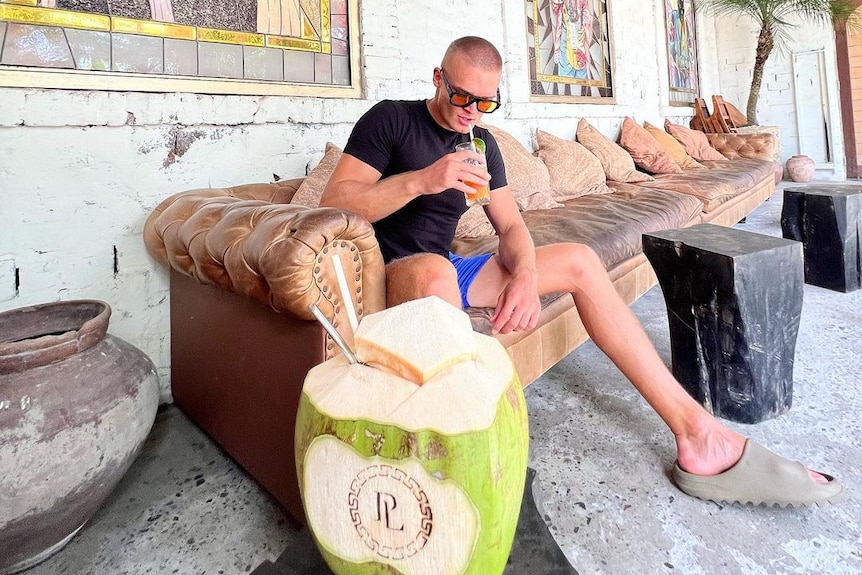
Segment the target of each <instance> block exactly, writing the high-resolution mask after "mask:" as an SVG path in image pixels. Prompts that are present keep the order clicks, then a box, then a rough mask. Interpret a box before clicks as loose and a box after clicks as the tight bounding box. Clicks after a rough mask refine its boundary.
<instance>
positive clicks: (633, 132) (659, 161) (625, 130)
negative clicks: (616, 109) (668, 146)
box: [620, 117, 682, 174]
mask: <svg viewBox="0 0 862 575" xmlns="http://www.w3.org/2000/svg"><path fill="white" fill-rule="evenodd" d="M620 145H621V146H622V147H623V148H625V149H626V151H628V153H629V154H631V157H632V159H633V160H634V161H635V165H636V166H638V167H640V168H643V169H644V170H646V171H648V172H652V173H653V174H678V173H680V172H682V168H680V167H679V165H678V164H677V163H676V162H674V161H673V158H671V157H670V154H668V153H667V152H665V151H664V148H662V147H661V144H659V143H658V141H657V140H656V139H655V138H653V137H652V136H650V133H649V132H647V131H646V129H645V128H644V127H643V126H640V125H639V124H638V123H637V122H635V121H634V120H632V119H631V118H628V117H627V118H626V119H625V120H623V126H622V130H621V131H620Z"/></svg>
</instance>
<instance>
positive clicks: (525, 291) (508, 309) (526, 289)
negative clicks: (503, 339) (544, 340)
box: [491, 272, 542, 334]
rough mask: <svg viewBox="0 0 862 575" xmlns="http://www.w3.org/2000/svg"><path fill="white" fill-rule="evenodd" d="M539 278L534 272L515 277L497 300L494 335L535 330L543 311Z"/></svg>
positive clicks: (493, 323) (492, 317) (492, 321)
mask: <svg viewBox="0 0 862 575" xmlns="http://www.w3.org/2000/svg"><path fill="white" fill-rule="evenodd" d="M537 282H538V278H537V277H536V274H535V273H534V272H524V273H521V274H519V275H516V276H513V277H512V279H511V280H510V281H509V283H508V284H506V287H504V288H503V291H502V292H501V293H500V297H499V298H497V307H496V309H495V310H494V315H493V316H491V326H492V328H493V333H495V334H497V333H509V332H512V331H523V330H528V329H533V328H534V327H536V324H537V323H538V322H539V314H540V313H541V311H542V306H541V303H540V302H539V289H538V283H537Z"/></svg>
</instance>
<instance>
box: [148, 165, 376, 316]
mask: <svg viewBox="0 0 862 575" xmlns="http://www.w3.org/2000/svg"><path fill="white" fill-rule="evenodd" d="M294 184H295V181H285V182H279V183H277V184H250V185H246V186H237V187H233V188H223V189H198V190H189V191H187V192H182V193H179V194H176V195H174V196H171V197H170V198H168V199H166V200H165V201H163V202H162V203H161V204H160V205H159V206H158V207H157V208H156V209H155V210H153V212H152V214H150V216H149V218H147V221H146V224H145V225H144V242H145V243H146V246H147V250H148V251H149V252H150V254H151V255H152V256H153V257H154V258H155V259H157V260H158V261H160V262H161V263H163V264H165V265H167V266H168V267H170V268H173V269H175V270H177V271H179V272H181V273H184V274H186V275H189V276H191V277H193V278H195V279H197V280H198V281H199V282H201V283H204V284H214V285H217V286H220V287H222V288H224V289H227V290H231V291H234V292H237V293H240V294H243V295H245V296H248V297H251V298H254V299H257V300H259V301H261V302H263V303H265V304H267V305H269V306H271V307H272V308H273V309H274V310H276V311H278V312H289V313H291V314H293V315H294V316H296V317H298V318H301V319H308V320H312V319H314V317H313V315H312V314H311V311H310V310H309V306H310V305H311V304H316V305H317V306H318V307H320V309H321V311H323V313H324V314H325V315H326V316H327V317H328V318H330V319H333V320H334V321H335V323H336V324H337V325H339V324H340V325H343V324H346V323H347V317H346V310H345V307H344V305H343V301H342V299H341V293H340V290H339V289H338V284H337V280H336V275H335V272H334V267H333V264H332V256H333V255H338V256H339V258H340V260H341V263H342V267H343V268H344V271H345V276H346V279H347V283H348V288H349V290H350V292H351V294H352V297H353V301H354V307H355V308H356V312H357V314H358V315H359V316H360V318H361V317H362V316H364V315H368V314H370V313H374V312H375V311H379V310H381V309H383V308H384V307H385V301H386V297H385V289H386V278H385V269H384V264H383V257H382V255H381V253H380V249H379V247H378V245H377V240H376V238H375V237H374V229H373V228H372V226H371V224H370V223H369V222H368V221H367V220H365V219H364V218H362V217H361V216H358V215H356V214H354V213H352V212H348V211H346V210H339V209H335V208H315V209H310V208H306V207H303V206H300V205H294V204H289V203H283V202H284V201H285V197H286V198H287V200H289V199H290V197H292V195H293V192H294V191H295V185H294ZM291 187H292V188H293V189H290V188H291ZM342 322H343V323H342Z"/></svg>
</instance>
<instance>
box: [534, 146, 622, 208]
mask: <svg viewBox="0 0 862 575" xmlns="http://www.w3.org/2000/svg"><path fill="white" fill-rule="evenodd" d="M536 141H537V143H538V145H539V157H540V158H541V159H542V161H543V162H544V163H545V165H546V166H548V171H549V172H550V173H551V190H552V191H553V193H554V199H556V200H558V201H561V202H564V201H566V200H571V199H574V198H578V197H581V196H587V195H590V194H609V193H611V191H612V190H611V189H610V188H608V185H607V183H606V178H605V171H604V170H603V169H602V163H601V162H600V161H599V159H598V158H596V157H595V156H594V155H593V154H592V153H591V152H590V151H589V150H588V149H586V148H585V147H584V146H582V145H581V144H579V143H577V142H574V141H571V140H564V139H562V138H558V137H556V136H553V135H551V134H549V133H547V132H543V131H542V130H536Z"/></svg>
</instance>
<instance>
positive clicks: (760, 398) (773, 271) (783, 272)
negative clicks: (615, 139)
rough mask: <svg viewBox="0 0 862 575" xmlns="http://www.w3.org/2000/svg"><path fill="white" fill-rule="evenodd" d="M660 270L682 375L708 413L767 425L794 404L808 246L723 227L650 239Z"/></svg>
mask: <svg viewBox="0 0 862 575" xmlns="http://www.w3.org/2000/svg"><path fill="white" fill-rule="evenodd" d="M643 247H644V254H645V255H646V257H647V259H648V260H649V262H650V263H651V264H652V267H653V269H654V270H655V272H656V275H657V276H658V281H659V284H660V285H661V289H662V293H663V295H664V299H665V303H666V304H667V311H668V321H669V324H670V325H669V327H670V337H671V355H672V364H673V374H674V376H675V377H676V378H677V380H679V382H680V383H681V384H682V385H683V387H684V388H685V389H686V390H687V391H688V393H689V394H691V395H692V397H694V398H695V399H696V400H697V401H699V402H700V403H701V404H702V405H703V406H704V407H705V408H706V409H707V410H708V411H710V412H711V413H713V414H714V415H717V416H719V417H724V418H726V419H730V420H732V421H738V422H741V423H758V422H760V421H763V420H764V419H768V418H771V417H775V416H777V415H780V414H782V413H785V412H786V411H787V410H788V409H790V405H791V401H792V395H793V359H794V353H795V348H796V336H797V333H798V331H799V322H800V318H801V313H802V288H803V271H802V245H801V244H800V243H799V242H794V241H790V240H786V239H781V238H775V237H772V236H766V235H763V234H755V233H751V232H745V231H742V230H738V229H735V228H727V227H724V226H717V225H713V224H700V225H696V226H692V227H689V228H682V229H678V230H666V231H661V232H655V233H650V234H644V236H643Z"/></svg>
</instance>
